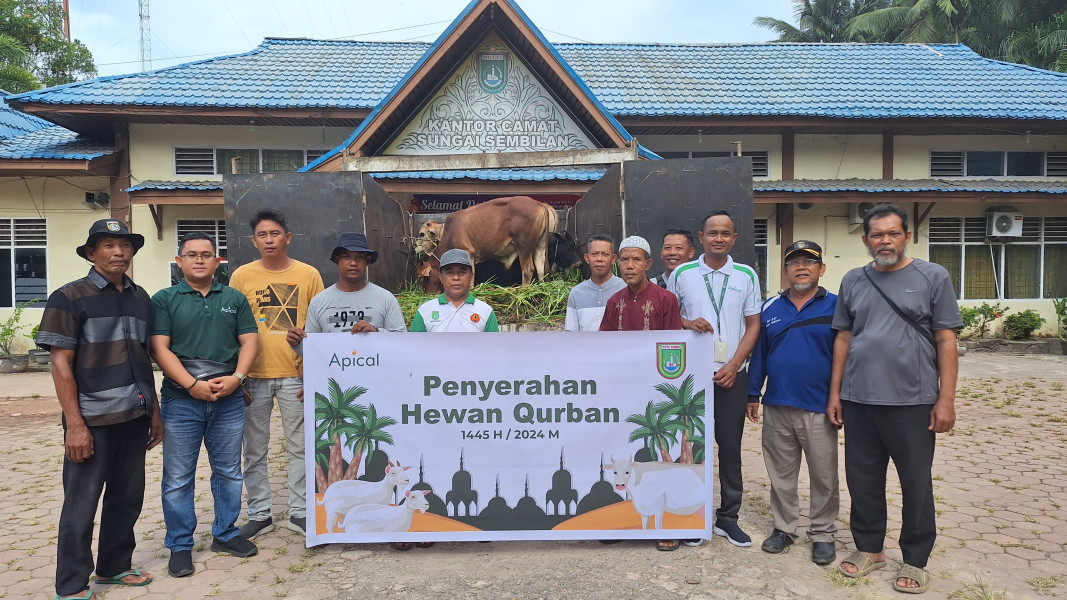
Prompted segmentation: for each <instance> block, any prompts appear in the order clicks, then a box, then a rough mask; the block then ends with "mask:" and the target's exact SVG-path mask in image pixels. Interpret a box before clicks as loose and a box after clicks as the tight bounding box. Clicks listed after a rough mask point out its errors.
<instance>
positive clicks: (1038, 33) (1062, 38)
mask: <svg viewBox="0 0 1067 600" xmlns="http://www.w3.org/2000/svg"><path fill="white" fill-rule="evenodd" d="M1003 50H1004V51H1003V59H1004V60H1007V61H1010V62H1016V63H1022V64H1026V65H1030V66H1032V67H1038V68H1041V69H1049V70H1052V71H1067V14H1058V15H1055V16H1054V17H1052V18H1051V19H1049V20H1048V21H1045V22H1043V23H1038V24H1035V25H1030V26H1029V27H1027V28H1025V29H1017V30H1015V31H1012V32H1011V34H1010V35H1009V36H1008V39H1007V40H1005V42H1004V45H1003Z"/></svg>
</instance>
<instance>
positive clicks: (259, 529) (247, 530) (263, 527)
mask: <svg viewBox="0 0 1067 600" xmlns="http://www.w3.org/2000/svg"><path fill="white" fill-rule="evenodd" d="M271 531H274V519H272V518H270V517H267V518H266V519H264V520H262V521H249V522H247V523H245V524H244V525H242V526H241V529H239V530H238V531H237V535H239V536H241V537H243V538H244V539H246V540H249V541H251V540H254V539H256V538H257V537H259V536H261V535H263V534H264V533H268V532H271Z"/></svg>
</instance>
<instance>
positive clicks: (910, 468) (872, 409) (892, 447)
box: [841, 401, 937, 568]
mask: <svg viewBox="0 0 1067 600" xmlns="http://www.w3.org/2000/svg"><path fill="white" fill-rule="evenodd" d="M841 404H842V406H843V409H844V418H845V480H846V481H847V482H848V493H849V495H851V496H852V515H851V518H850V519H851V529H852V539H854V540H855V541H856V549H857V550H860V551H861V552H881V551H882V549H883V546H884V544H885V533H886V511H887V508H886V499H885V480H886V469H887V468H888V467H889V459H893V464H894V465H895V466H896V468H897V476H898V477H899V478H900V488H901V491H902V493H903V500H904V506H903V508H902V509H901V521H902V522H901V526H900V550H901V552H902V553H903V555H904V562H905V563H907V564H909V565H912V566H915V567H920V568H923V567H926V562H927V560H929V558H930V552H931V551H932V550H933V548H934V539H935V538H936V537H937V524H936V523H935V517H934V484H933V480H932V477H931V470H932V468H933V464H934V443H935V440H936V437H937V436H936V434H935V433H934V432H932V431H930V430H929V429H928V428H929V426H930V411H931V410H932V409H933V405H932V404H922V405H912V406H876V405H870V404H860V403H858V402H849V401H843V402H842V403H841Z"/></svg>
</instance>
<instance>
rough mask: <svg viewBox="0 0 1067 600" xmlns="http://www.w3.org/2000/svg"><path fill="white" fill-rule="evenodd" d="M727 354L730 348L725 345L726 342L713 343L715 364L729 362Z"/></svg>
mask: <svg viewBox="0 0 1067 600" xmlns="http://www.w3.org/2000/svg"><path fill="white" fill-rule="evenodd" d="M729 352H730V346H729V344H727V343H726V340H717V341H716V342H715V362H718V363H724V362H726V361H728V360H730V357H729Z"/></svg>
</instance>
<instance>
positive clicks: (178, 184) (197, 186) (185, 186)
mask: <svg viewBox="0 0 1067 600" xmlns="http://www.w3.org/2000/svg"><path fill="white" fill-rule="evenodd" d="M221 189H222V182H221V181H142V182H141V183H138V184H137V185H134V186H131V187H128V188H126V191H127V192H139V191H141V190H196V191H211V190H221Z"/></svg>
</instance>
